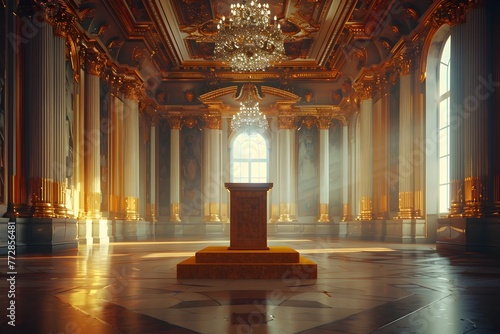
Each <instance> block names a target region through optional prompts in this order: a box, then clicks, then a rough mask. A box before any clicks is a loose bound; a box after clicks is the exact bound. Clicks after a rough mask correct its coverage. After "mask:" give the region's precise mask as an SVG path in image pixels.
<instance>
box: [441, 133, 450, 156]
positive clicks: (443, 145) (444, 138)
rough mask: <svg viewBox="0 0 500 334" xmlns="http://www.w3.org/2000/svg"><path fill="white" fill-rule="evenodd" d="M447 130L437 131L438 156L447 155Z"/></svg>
mask: <svg viewBox="0 0 500 334" xmlns="http://www.w3.org/2000/svg"><path fill="white" fill-rule="evenodd" d="M448 154H449V151H448V128H445V129H443V130H440V131H439V156H440V157H442V156H445V155H448Z"/></svg>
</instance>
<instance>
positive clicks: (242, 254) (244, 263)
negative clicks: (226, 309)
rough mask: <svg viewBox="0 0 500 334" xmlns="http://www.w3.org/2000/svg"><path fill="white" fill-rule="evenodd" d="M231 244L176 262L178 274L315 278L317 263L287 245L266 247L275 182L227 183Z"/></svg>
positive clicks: (211, 276) (206, 250)
mask: <svg viewBox="0 0 500 334" xmlns="http://www.w3.org/2000/svg"><path fill="white" fill-rule="evenodd" d="M225 186H226V188H227V189H228V190H229V192H230V194H231V195H230V202H231V203H230V210H231V212H230V215H229V218H230V229H231V232H230V245H229V247H227V246H208V247H205V248H203V249H201V250H199V251H197V252H196V253H195V255H194V256H192V257H190V258H188V259H186V260H184V261H182V262H180V263H178V264H177V278H183V279H184V278H188V279H192V278H196V279H200V278H222V279H281V280H286V279H289V278H292V277H293V278H298V279H301V280H302V279H315V278H317V275H318V266H317V264H316V263H314V262H313V261H311V260H309V259H306V258H305V257H303V256H301V255H300V254H299V252H297V251H296V250H295V249H293V248H290V247H288V246H271V247H267V192H268V191H269V189H271V188H272V186H273V184H272V183H226V184H225Z"/></svg>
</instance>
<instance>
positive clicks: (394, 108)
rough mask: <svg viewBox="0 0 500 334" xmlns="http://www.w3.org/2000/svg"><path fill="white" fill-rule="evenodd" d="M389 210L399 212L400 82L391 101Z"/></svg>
mask: <svg viewBox="0 0 500 334" xmlns="http://www.w3.org/2000/svg"><path fill="white" fill-rule="evenodd" d="M389 103H390V105H389V108H390V109H389V113H390V115H389V145H390V146H389V180H388V181H389V210H390V211H392V212H396V211H399V80H397V81H396V83H395V84H394V85H392V86H391V91H390V100H389Z"/></svg>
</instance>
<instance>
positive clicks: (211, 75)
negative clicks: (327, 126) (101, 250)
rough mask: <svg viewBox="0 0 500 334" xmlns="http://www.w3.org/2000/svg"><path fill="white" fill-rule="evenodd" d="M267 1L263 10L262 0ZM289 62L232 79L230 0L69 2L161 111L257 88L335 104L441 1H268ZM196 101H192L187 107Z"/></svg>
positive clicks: (87, 30) (396, 48)
mask: <svg viewBox="0 0 500 334" xmlns="http://www.w3.org/2000/svg"><path fill="white" fill-rule="evenodd" d="M261 2H266V1H264V0H261ZM267 2H268V3H269V5H270V9H271V13H272V14H271V15H276V16H277V17H278V19H279V21H280V23H281V26H282V27H283V28H282V30H283V32H284V34H285V35H286V42H285V50H286V55H287V59H285V60H284V61H283V62H281V63H280V64H277V65H276V66H275V67H273V68H270V69H269V70H267V71H265V72H255V73H239V72H232V71H231V70H230V69H229V68H228V67H227V66H226V65H225V64H223V63H222V62H220V61H218V60H215V59H214V57H213V49H214V43H213V38H214V35H215V34H216V29H217V28H216V24H217V21H218V20H220V18H221V17H222V16H223V15H226V16H227V15H228V10H229V6H230V4H231V2H230V1H229V0H213V1H210V0H81V1H78V0H72V1H69V2H68V6H69V7H71V9H72V11H73V12H74V13H76V15H77V16H78V17H79V20H80V23H79V24H80V25H81V27H82V29H83V30H84V31H85V33H86V35H87V37H88V38H89V39H91V40H93V41H95V42H96V43H97V44H98V45H99V48H100V49H101V51H103V52H105V53H106V54H107V56H108V58H109V59H111V61H112V62H113V63H115V64H116V65H117V66H121V67H126V68H129V69H131V70H133V71H135V72H136V73H137V74H138V76H139V77H140V78H141V79H142V80H143V81H144V83H145V85H146V90H147V91H148V93H149V94H150V95H151V96H152V97H153V98H155V99H156V100H157V102H158V103H159V104H169V105H170V104H171V105H180V104H185V102H186V100H185V96H182V95H183V94H179V93H178V92H182V91H183V92H186V91H189V92H190V93H192V94H194V96H195V97H196V98H195V99H192V100H191V103H194V104H196V103H198V104H199V103H201V102H200V101H199V100H198V97H199V96H201V95H203V94H205V93H207V92H210V91H213V90H215V89H219V88H222V87H228V86H234V85H235V84H238V83H240V84H241V83H243V82H249V81H253V82H257V83H262V84H263V85H266V86H270V87H276V88H279V89H283V90H287V91H290V92H293V93H295V94H297V95H298V96H304V94H305V93H307V92H311V91H313V92H314V97H313V101H312V102H314V103H317V104H336V103H337V104H338V103H339V100H338V99H340V100H341V99H342V97H344V96H345V95H346V94H348V93H349V92H348V90H350V89H351V86H352V83H353V82H355V81H356V80H357V79H358V78H359V76H360V75H361V73H362V72H363V71H365V70H367V69H369V68H370V67H373V66H377V65H379V64H382V63H384V62H385V61H387V60H388V59H391V58H392V57H393V56H394V55H395V54H396V53H398V52H399V51H400V49H401V48H402V47H404V45H405V43H406V42H408V41H411V40H412V39H414V38H415V36H416V35H417V32H416V30H417V28H418V27H419V26H420V27H421V26H422V25H423V24H424V23H423V20H427V19H428V17H429V12H431V11H432V10H434V9H435V8H436V6H437V5H438V3H439V2H440V1H432V0H270V1H267ZM188 102H189V101H188Z"/></svg>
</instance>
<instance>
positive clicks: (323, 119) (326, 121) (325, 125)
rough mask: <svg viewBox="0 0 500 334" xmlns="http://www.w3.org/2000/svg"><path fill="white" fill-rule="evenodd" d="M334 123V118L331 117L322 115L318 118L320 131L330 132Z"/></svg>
mask: <svg viewBox="0 0 500 334" xmlns="http://www.w3.org/2000/svg"><path fill="white" fill-rule="evenodd" d="M331 122H332V117H331V116H330V115H320V116H319V117H318V122H317V124H318V129H320V130H328V129H329V128H330V123H331Z"/></svg>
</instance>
